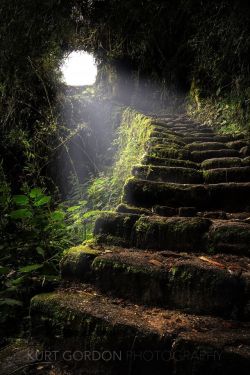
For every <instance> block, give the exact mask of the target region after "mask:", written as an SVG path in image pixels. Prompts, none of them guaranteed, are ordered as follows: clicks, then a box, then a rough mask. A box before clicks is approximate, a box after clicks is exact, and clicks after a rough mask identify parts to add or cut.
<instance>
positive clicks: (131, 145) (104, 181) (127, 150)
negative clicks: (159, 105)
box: [87, 108, 152, 210]
mask: <svg viewBox="0 0 250 375" xmlns="http://www.w3.org/2000/svg"><path fill="white" fill-rule="evenodd" d="M150 121H151V120H150V119H149V118H147V117H146V116H144V115H142V114H140V113H138V112H136V111H134V110H131V109H129V108H128V109H126V110H124V112H123V115H122V119H121V124H120V126H119V128H118V130H117V138H116V139H115V141H114V144H115V147H116V149H117V152H116V154H115V160H114V163H113V165H112V167H111V168H110V169H109V170H108V171H107V172H106V173H105V174H104V173H102V174H101V175H100V176H99V177H97V178H94V179H93V181H92V182H91V183H90V184H89V186H88V189H87V196H88V201H89V204H90V205H91V207H93V208H94V209H106V210H109V209H111V208H114V207H115V206H116V205H118V204H119V203H120V201H121V196H122V191H123V186H124V183H125V181H126V179H127V178H128V177H130V175H131V170H132V167H133V166H134V165H135V164H138V162H139V161H140V160H141V159H142V158H143V155H144V153H145V146H146V143H147V141H148V140H149V137H150V132H151V131H152V128H150Z"/></svg>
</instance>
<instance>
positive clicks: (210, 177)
mask: <svg viewBox="0 0 250 375" xmlns="http://www.w3.org/2000/svg"><path fill="white" fill-rule="evenodd" d="M132 175H133V176H135V177H136V178H139V179H141V180H148V181H158V182H171V183H178V184H202V183H205V184H219V183H226V182H250V167H234V168H217V169H207V170H205V171H198V170H195V169H192V168H183V167H165V166H152V165H137V166H134V167H133V169H132Z"/></svg>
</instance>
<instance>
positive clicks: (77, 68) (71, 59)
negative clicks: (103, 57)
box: [61, 51, 97, 86]
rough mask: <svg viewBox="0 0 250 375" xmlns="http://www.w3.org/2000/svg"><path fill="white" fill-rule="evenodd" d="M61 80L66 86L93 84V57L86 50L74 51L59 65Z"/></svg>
mask: <svg viewBox="0 0 250 375" xmlns="http://www.w3.org/2000/svg"><path fill="white" fill-rule="evenodd" d="M61 71H62V74H63V80H64V82H65V83H66V85H68V86H85V85H93V84H94V83H95V80H96V75H97V66H96V63H95V60H94V57H93V56H92V55H90V54H89V53H87V52H82V51H75V52H72V53H70V54H69V55H68V57H67V58H65V60H64V61H63V63H62V65H61Z"/></svg>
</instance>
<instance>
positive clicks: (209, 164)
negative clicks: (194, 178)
mask: <svg viewBox="0 0 250 375" xmlns="http://www.w3.org/2000/svg"><path fill="white" fill-rule="evenodd" d="M243 160H244V159H241V158H237V157H226V158H213V159H207V160H204V161H203V162H202V163H201V168H202V169H216V168H233V167H241V166H243V164H242V162H243Z"/></svg>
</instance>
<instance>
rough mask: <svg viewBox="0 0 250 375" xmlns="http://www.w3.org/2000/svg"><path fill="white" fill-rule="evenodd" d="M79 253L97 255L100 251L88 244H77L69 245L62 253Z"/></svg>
mask: <svg viewBox="0 0 250 375" xmlns="http://www.w3.org/2000/svg"><path fill="white" fill-rule="evenodd" d="M79 253H85V254H91V255H97V254H99V253H100V251H99V250H96V249H93V248H92V247H90V246H89V245H79V246H74V247H71V248H70V249H69V250H66V251H65V252H64V255H77V254H79Z"/></svg>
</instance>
